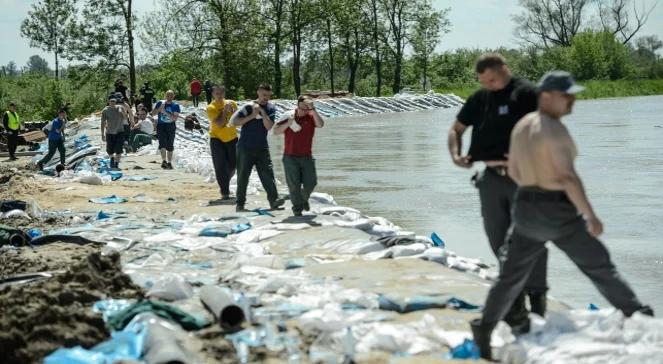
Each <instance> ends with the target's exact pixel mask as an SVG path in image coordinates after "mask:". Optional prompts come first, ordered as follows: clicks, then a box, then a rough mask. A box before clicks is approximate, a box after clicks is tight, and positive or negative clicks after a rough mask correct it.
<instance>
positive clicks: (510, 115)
mask: <svg viewBox="0 0 663 364" xmlns="http://www.w3.org/2000/svg"><path fill="white" fill-rule="evenodd" d="M536 108H537V95H536V89H535V87H534V85H533V84H532V83H531V82H529V81H526V80H523V79H519V78H515V77H514V78H512V79H511V82H509V84H508V85H507V86H506V87H505V88H503V89H502V90H499V91H488V90H486V89H481V90H479V91H477V92H475V93H474V94H473V95H472V96H470V97H469V98H468V99H467V101H466V102H465V104H464V105H463V107H462V108H461V109H460V111H459V112H458V115H457V116H456V119H457V120H458V121H459V122H460V123H462V124H463V125H466V126H472V143H471V144H470V151H469V153H468V154H469V155H471V156H472V161H491V160H506V157H505V154H507V153H508V152H509V142H510V139H511V130H513V127H514V126H515V125H516V123H517V122H518V121H519V120H520V119H521V118H522V117H523V116H525V115H527V114H529V113H530V112H532V111H535V110H536Z"/></svg>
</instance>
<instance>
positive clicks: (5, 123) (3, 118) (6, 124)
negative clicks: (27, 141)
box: [2, 113, 9, 130]
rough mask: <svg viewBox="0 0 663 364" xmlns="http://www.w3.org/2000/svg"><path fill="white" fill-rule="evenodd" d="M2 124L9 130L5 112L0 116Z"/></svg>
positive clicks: (7, 116) (7, 117)
mask: <svg viewBox="0 0 663 364" xmlns="http://www.w3.org/2000/svg"><path fill="white" fill-rule="evenodd" d="M2 125H3V126H4V127H5V130H9V115H7V113H5V114H4V115H3V116H2Z"/></svg>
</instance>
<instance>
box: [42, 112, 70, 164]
mask: <svg viewBox="0 0 663 364" xmlns="http://www.w3.org/2000/svg"><path fill="white" fill-rule="evenodd" d="M66 127H67V110H65V109H60V111H59V112H58V117H57V118H55V119H53V121H51V129H49V131H48V153H47V154H46V155H45V156H44V158H42V159H41V160H40V161H39V162H37V167H39V170H42V169H44V165H45V164H46V163H48V162H49V161H50V160H51V158H53V156H54V155H55V152H56V151H57V152H60V164H61V165H63V166H64V165H65V156H66V155H65V152H66V150H65V147H64V130H65V128H66Z"/></svg>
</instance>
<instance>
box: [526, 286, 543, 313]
mask: <svg viewBox="0 0 663 364" xmlns="http://www.w3.org/2000/svg"><path fill="white" fill-rule="evenodd" d="M527 296H528V297H529V306H530V312H532V313H535V314H537V315H539V316H541V317H546V308H547V307H548V304H547V297H546V291H529V292H528V293H527Z"/></svg>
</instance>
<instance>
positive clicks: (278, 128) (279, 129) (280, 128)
mask: <svg viewBox="0 0 663 364" xmlns="http://www.w3.org/2000/svg"><path fill="white" fill-rule="evenodd" d="M294 121H295V119H294V118H288V119H286V120H285V121H283V122H279V123H277V124H276V125H274V130H273V131H272V132H273V133H274V135H281V134H283V133H285V131H286V129H288V127H290V125H292V123H293V122H294Z"/></svg>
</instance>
